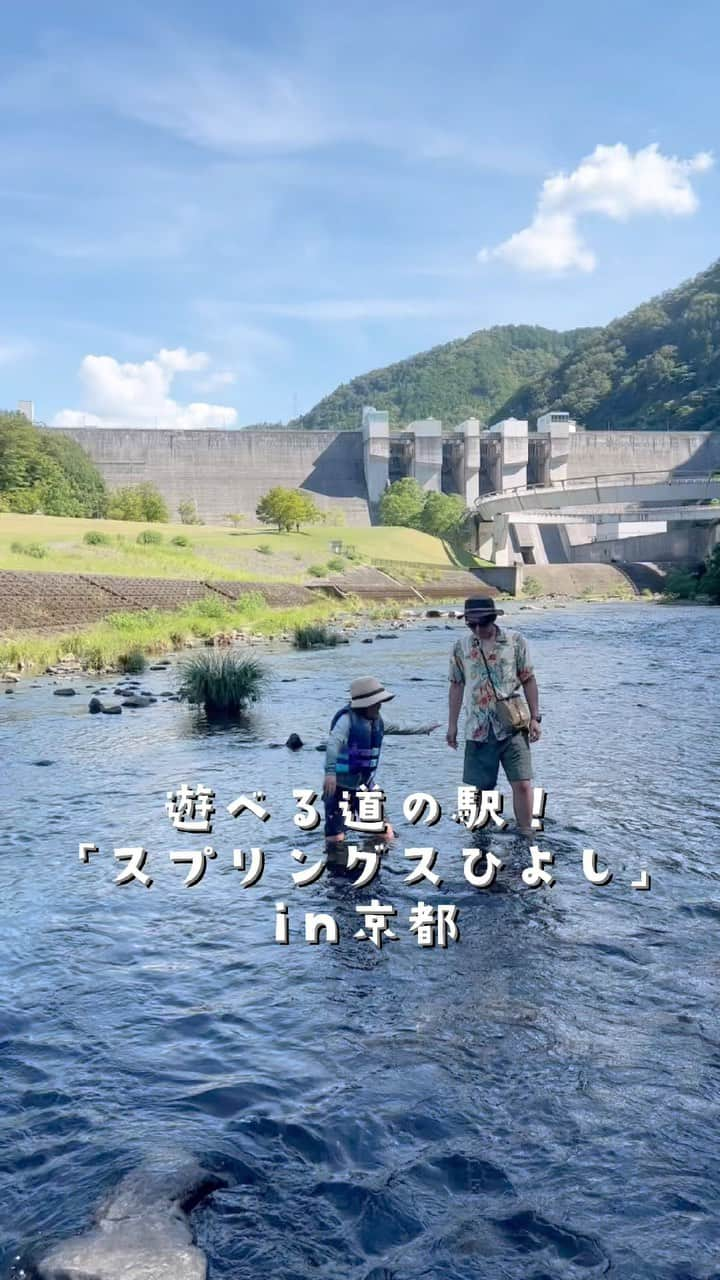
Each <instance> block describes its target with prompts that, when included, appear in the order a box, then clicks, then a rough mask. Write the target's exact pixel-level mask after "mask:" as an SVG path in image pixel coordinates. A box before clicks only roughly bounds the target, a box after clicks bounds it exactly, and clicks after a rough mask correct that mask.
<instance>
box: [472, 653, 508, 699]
mask: <svg viewBox="0 0 720 1280" xmlns="http://www.w3.org/2000/svg"><path fill="white" fill-rule="evenodd" d="M478 644H479V646H480V657H481V658H482V660H483V662H484V663H485V670H486V671H487V673H488V680H489V681H490V688H491V689H492V691H493V694H494V695H495V701H496V702H507V700H508V699H507V698H499V697H498V691H497V689H496V688H495V681H494V680H493V678H492V672H491V670H490V664H489V663H488V660H487V658H486V657H485V652H484V650H483V647H482V641H481V640H479V641H478ZM516 690H517V685H516V686H515V689H513V691H512V693H511V694H510V695H509V696H510V697H511V698H512V697H513V696H514V694H515V692H516Z"/></svg>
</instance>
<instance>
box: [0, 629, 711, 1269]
mask: <svg viewBox="0 0 720 1280" xmlns="http://www.w3.org/2000/svg"><path fill="white" fill-rule="evenodd" d="M719 621H720V612H718V611H717V610H712V609H697V608H686V607H679V608H673V609H665V608H658V607H653V606H645V605H643V604H632V605H614V604H613V605H604V606H602V605H587V606H582V605H578V606H573V607H569V608H566V609H564V610H563V609H553V610H549V611H536V612H531V611H526V612H517V614H516V615H515V616H514V618H513V619H512V625H518V626H519V627H520V628H521V629H522V631H523V632H524V634H525V635H526V636H527V638H528V640H529V642H530V646H531V652H532V655H533V658H534V661H535V666H536V671H537V675H538V680H539V684H540V689H541V697H542V706H543V711H544V724H543V728H544V738H543V741H542V743H541V744H539V745H538V746H537V747H536V748H535V749H534V751H535V762H536V781H537V783H538V784H540V785H542V786H543V787H544V788H545V789H546V790H547V793H548V801H547V811H546V820H545V830H544V831H543V832H542V833H541V834H540V835H539V837H538V840H539V844H540V846H541V848H543V849H544V850H547V851H549V852H552V853H553V854H554V855H555V865H554V867H553V868H552V870H553V873H554V875H555V877H556V883H555V885H554V886H553V887H552V888H539V889H537V890H533V889H529V888H527V887H526V886H525V885H524V883H523V881H522V878H521V870H522V868H523V867H524V866H525V865H527V864H528V855H527V852H526V850H525V849H524V847H523V846H522V845H521V844H520V843H519V842H518V841H517V840H515V839H514V838H513V836H512V835H511V833H510V829H509V828H508V830H506V831H503V832H497V833H494V832H493V833H491V835H490V837H489V839H488V841H486V843H488V842H489V847H490V848H491V849H492V850H493V851H494V852H496V854H497V855H498V856H499V857H500V858H502V860H503V863H504V866H503V868H502V870H501V871H500V872H499V874H498V878H497V881H496V884H495V886H494V887H493V888H492V889H490V890H480V889H475V888H472V887H471V885H470V884H469V883H468V882H467V881H466V880H465V878H464V876H463V859H462V849H463V847H464V846H465V847H467V846H469V845H470V844H471V843H472V837H471V836H470V834H469V833H468V832H467V831H464V830H463V828H462V827H459V826H458V825H457V824H456V823H454V822H453V821H452V813H453V811H454V807H455V805H454V801H455V799H456V794H455V791H454V788H455V787H456V786H457V783H458V782H459V781H460V768H461V760H460V757H459V756H458V755H455V754H454V753H453V752H451V751H450V750H449V749H448V747H447V746H446V745H445V743H444V721H445V708H446V698H447V685H446V671H447V658H448V654H449V649H450V645H451V642H452V638H453V637H452V636H451V634H450V632H449V631H447V630H446V629H445V627H444V625H443V624H442V623H440V624H439V625H438V624H429V625H432V626H433V628H434V627H435V626H436V625H437V629H432V630H427V629H426V625H425V623H424V622H423V623H421V624H420V625H418V626H417V627H415V628H411V629H408V630H406V631H402V632H401V633H400V634H399V637H398V638H397V639H395V640H391V641H390V640H387V641H382V640H377V641H376V642H375V644H374V646H373V647H367V648H365V647H362V646H361V644H360V642H359V640H356V641H354V642H353V643H352V644H351V645H350V647H345V648H340V649H337V650H335V651H327V652H322V653H317V652H316V653H311V654H292V653H287V652H280V650H279V649H278V650H276V652H274V653H272V654H271V655H270V657H269V658H268V661H269V663H270V665H271V667H272V669H273V672H274V675H275V679H274V682H273V685H272V688H271V690H270V692H269V693H268V695H267V696H266V697H265V698H264V699H263V701H262V702H261V703H259V704H258V706H257V708H256V710H255V712H254V715H253V719H252V722H251V723H249V724H248V725H247V726H245V727H244V728H243V729H242V730H237V729H230V730H228V729H225V728H220V729H208V728H207V726H205V725H204V723H203V721H202V719H201V718H200V717H198V716H197V715H196V714H194V713H192V712H191V711H190V710H189V709H188V708H186V707H184V706H182V705H180V704H178V703H176V702H168V701H166V702H163V701H160V702H158V703H157V704H156V705H154V706H153V707H151V708H149V709H147V710H138V711H125V712H124V713H123V715H122V716H121V717H117V718H113V717H105V716H89V715H88V714H87V710H86V697H87V695H88V693H89V691H88V690H87V689H86V687H85V684H86V682H85V679H84V678H83V679H82V680H80V681H77V682H76V687H77V688H78V689H79V690H80V692H81V693H82V694H83V695H85V696H82V697H76V698H58V697H54V696H53V693H52V685H51V684H50V683H49V682H47V681H41V682H39V686H38V687H36V688H29V687H27V686H25V687H23V688H21V689H19V690H18V691H17V692H16V693H15V694H14V695H12V696H11V697H3V698H2V699H1V701H0V752H1V753H2V760H3V766H4V768H3V775H4V785H5V799H4V813H5V821H4V832H3V841H2V853H3V859H2V869H3V876H4V888H3V895H2V902H3V923H2V937H1V946H2V983H3V1012H2V1021H1V1023H0V1065H1V1067H2V1101H3V1104H4V1106H3V1111H4V1120H5V1128H4V1139H3V1144H2V1156H1V1161H2V1164H1V1168H0V1179H1V1188H0V1226H1V1227H2V1239H3V1249H2V1253H0V1273H1V1274H5V1275H19V1274H20V1271H21V1266H22V1264H21V1261H20V1258H22V1259H23V1260H27V1258H29V1257H31V1256H32V1252H33V1249H36V1248H37V1247H38V1246H43V1245H47V1244H48V1243H49V1242H52V1241H55V1240H58V1239H61V1238H63V1237H65V1236H67V1235H70V1234H73V1233H75V1232H77V1231H81V1230H84V1229H85V1228H86V1227H87V1226H88V1225H89V1224H90V1222H91V1221H92V1216H93V1209H94V1207H95V1205H96V1203H97V1201H98V1199H99V1197H101V1196H102V1194H103V1193H104V1192H105V1191H106V1190H107V1189H109V1188H111V1187H112V1186H113V1185H114V1184H115V1183H116V1182H117V1181H118V1179H119V1178H120V1177H121V1176H122V1175H123V1174H124V1173H125V1172H126V1171H127V1170H129V1169H131V1168H133V1167H134V1166H135V1165H137V1164H139V1163H140V1162H141V1161H142V1159H143V1157H144V1156H146V1155H147V1154H148V1153H149V1152H152V1151H154V1150H156V1149H157V1148H158V1147H161V1146H163V1147H164V1146H166V1145H168V1144H173V1145H177V1146H179V1147H182V1148H183V1149H184V1150H186V1151H191V1152H194V1153H196V1154H197V1155H198V1156H200V1157H201V1158H202V1159H203V1161H204V1162H205V1164H206V1165H207V1166H208V1167H210V1168H211V1169H213V1170H215V1171H216V1172H219V1173H221V1174H222V1175H223V1176H224V1177H225V1179H226V1181H227V1186H226V1187H225V1188H224V1189H222V1190H220V1191H217V1192H216V1193H215V1194H214V1195H213V1196H212V1197H211V1198H210V1199H209V1200H208V1201H207V1202H206V1203H205V1204H204V1205H203V1206H202V1207H201V1208H199V1209H198V1210H197V1211H196V1212H195V1214H194V1215H193V1226H194V1229H195V1231H196V1235H197V1239H198V1243H199V1244H200V1245H201V1246H202V1247H203V1248H204V1249H205V1250H206V1252H207V1253H208V1255H209V1270H210V1276H211V1277H213V1278H218V1280H219V1278H220V1277H236V1278H238V1280H240V1278H244V1277H253V1280H265V1278H266V1277H267V1278H270V1277H272V1278H273V1280H278V1278H279V1277H283V1278H286V1280H309V1277H318V1278H320V1280H330V1277H333V1280H335V1278H337V1277H347V1278H348V1280H365V1278H368V1280H380V1278H382V1277H387V1278H388V1280H389V1277H391V1276H392V1277H396V1278H397V1280H410V1277H412V1278H413V1280H430V1277H432V1278H433V1280H435V1278H440V1277H442V1280H475V1278H477V1277H487V1278H491V1280H494V1278H495V1277H503V1278H509V1280H521V1278H522V1280H547V1278H549V1277H563V1278H568V1280H574V1278H576V1277H594V1276H599V1275H605V1274H612V1275H616V1276H618V1277H623V1280H645V1278H647V1280H681V1278H682V1280H691V1278H692V1277H696V1278H698V1280H700V1278H705V1280H708V1278H709V1277H717V1276H718V1275H720V1259H719V1256H718V1250H719V1246H720V1233H719V1229H718V1215H717V1210H718V1175H719V1174H720V1159H719V1156H718V1143H717V1131H716V1128H715V1122H716V1117H717V1096H718V1086H719V1084H720V1030H719V1029H718V1023H717V994H718V986H719V982H718V968H717V935H718V925H719V923H720V894H719V892H718V890H719V886H718V874H719V873H718V856H717V855H718V845H719V843H720V842H719V841H718V838H717V831H718V817H719V816H720V804H719V801H718V792H717V786H716V781H717V776H718V774H717V765H718V746H717V744H718V733H717V715H718V709H719V707H720V699H719V698H718V693H717V671H718V664H717V649H718V622H719ZM458 625H459V624H458ZM367 672H372V673H373V674H375V675H377V676H379V677H380V678H381V679H382V680H384V681H385V682H386V683H387V684H388V686H390V687H391V688H392V689H393V690H394V691H395V692H396V694H397V698H396V701H395V702H394V703H393V704H392V708H391V709H390V710H389V711H388V714H387V716H386V719H388V720H389V719H397V720H398V721H399V722H401V723H403V724H413V723H415V724H417V723H423V722H425V723H427V722H428V721H431V720H435V719H437V720H441V721H443V729H441V730H438V731H437V732H436V733H435V734H434V735H432V736H431V737H429V738H428V737H388V738H387V740H386V744H385V747H384V750H383V761H382V765H381V770H380V772H379V780H380V781H381V782H382V783H383V784H384V786H385V789H386V791H387V793H388V796H389V801H388V812H389V816H390V817H391V819H393V820H394V821H395V823H396V827H397V830H398V839H397V842H396V844H395V846H394V847H393V848H392V851H391V852H390V853H389V855H388V856H387V857H386V858H385V859H384V861H383V865H382V868H381V871H380V873H379V874H378V876H377V878H376V879H375V880H374V881H373V882H372V884H371V885H369V886H368V887H367V888H366V889H359V890H358V889H353V888H352V886H351V884H350V883H349V882H348V879H347V878H339V877H337V876H328V875H327V874H325V875H323V876H322V877H321V878H320V879H319V880H317V881H316V882H315V883H314V884H313V885H310V886H307V887H305V888H298V887H296V886H295V885H294V884H293V881H292V873H293V872H298V871H300V870H302V869H303V867H302V866H301V865H300V864H299V863H298V862H296V861H293V859H292V858H291V856H290V855H291V851H292V849H293V848H297V849H300V850H302V851H304V852H306V853H307V855H308V859H307V861H306V862H305V864H304V867H305V868H307V867H308V866H310V865H312V863H313V862H314V861H315V860H316V857H319V856H320V853H321V849H322V841H321V839H319V838H318V836H317V833H313V834H304V833H302V832H300V831H298V829H297V827H295V826H294V825H293V822H292V814H293V812H294V811H295V808H294V801H293V799H292V794H291V793H292V788H293V787H301V786H303V787H311V786H319V784H320V780H321V776H322V756H321V755H320V754H316V752H315V751H314V749H313V748H314V746H315V745H316V744H317V743H318V742H320V741H322V739H323V736H324V733H325V731H326V728H327V724H328V722H329V718H330V715H331V713H332V712H333V711H334V710H335V709H336V708H337V707H339V706H341V705H342V703H343V701H344V698H345V694H346V690H347V686H348V683H349V681H350V680H351V679H352V678H353V677H354V676H355V675H358V674H365V673H367ZM418 678H420V679H418ZM142 687H143V688H150V689H154V690H155V691H157V692H160V691H162V690H166V689H171V688H172V687H173V675H172V673H170V674H168V673H160V672H150V673H148V674H147V675H146V676H144V677H143V679H142ZM110 688H112V685H111V686H110ZM292 730H296V731H298V732H299V733H300V734H301V736H302V738H303V739H304V740H305V742H306V743H307V744H308V745H307V746H306V747H305V749H304V750H303V751H301V752H299V753H297V754H292V753H291V752H289V751H287V750H286V749H285V748H284V747H283V748H282V749H274V748H272V746H271V745H270V744H271V743H272V742H284V740H285V738H286V737H287V735H288V733H290V732H291V731H292ZM40 761H51V763H50V764H45V765H42V764H40V763H39V762H40ZM183 782H187V783H189V784H197V785H199V784H204V785H206V786H209V787H212V788H213V789H214V790H215V792H216V794H217V801H216V803H217V808H218V812H217V815H216V818H215V826H214V830H213V834H212V835H211V836H208V835H196V836H193V835H188V834H185V833H179V832H177V831H174V830H173V828H172V826H171V824H170V821H169V819H168V817H167V815H166V814H165V811H164V805H165V798H166V792H167V791H168V790H172V789H175V788H177V787H178V786H179V785H180V784H181V783H183ZM258 790H262V791H264V792H265V793H266V796H267V801H266V807H267V808H268V809H269V810H270V812H271V814H272V817H271V819H270V821H268V822H267V823H266V824H261V823H260V822H259V821H257V819H255V818H254V817H253V816H252V815H251V814H245V815H243V816H241V817H238V818H236V819H232V818H231V817H230V815H229V814H228V813H227V811H226V806H227V805H228V804H229V803H230V802H231V801H232V800H234V799H235V798H236V797H237V796H239V795H240V794H241V793H242V792H244V793H246V794H250V793H251V792H253V791H258ZM412 790H425V791H429V792H431V793H433V794H434V795H435V796H437V798H438V799H439V800H440V801H441V802H442V805H443V817H442V819H441V821H440V823H439V824H438V825H437V826H435V827H432V828H428V827H424V826H419V827H409V826H408V825H407V823H405V822H404V820H403V818H402V811H401V801H402V798H403V797H404V796H405V795H406V794H408V793H409V792H410V791H412ZM475 838H476V839H477V836H476V837H475ZM80 841H94V842H95V843H96V844H97V845H98V846H99V853H97V854H94V855H92V856H91V857H90V861H89V862H88V864H87V865H83V864H82V863H81V862H80V861H79V858H78V843H79V842H80ZM210 843H212V846H213V848H214V849H215V850H216V851H217V857H216V859H214V860H212V861H208V864H207V870H206V874H205V876H204V879H203V880H202V882H201V883H200V884H198V885H197V886H196V887H195V888H191V889H188V888H185V887H183V879H184V877H185V875H186V874H187V867H186V866H180V865H174V864H173V863H172V862H171V861H170V858H169V853H170V851H172V850H187V849H192V848H197V849H200V848H202V847H203V846H205V845H207V844H210ZM132 845H143V846H144V847H145V848H146V849H147V850H148V853H149V856H148V861H147V864H146V871H147V872H148V873H149V874H150V875H152V877H153V885H152V887H151V888H150V889H146V888H144V887H142V886H141V885H140V884H138V883H132V884H130V885H128V886H127V887H118V886H117V885H116V884H115V882H114V881H115V876H116V875H117V874H118V873H119V872H120V871H121V870H122V869H123V868H122V867H121V865H120V864H119V863H117V862H115V861H114V859H113V849H114V848H116V847H121V846H132ZM253 845H255V846H262V848H263V849H264V851H265V854H266V866H265V871H264V874H263V876H262V878H261V880H260V882H259V883H257V884H256V885H255V886H254V887H252V888H242V887H241V880H242V878H243V873H242V872H240V871H238V870H235V869H233V863H232V850H233V848H239V847H242V848H244V849H246V850H249V848H250V847H251V846H253ZM424 845H433V846H435V848H436V849H438V850H439V854H438V859H437V863H436V867H435V870H436V872H437V873H438V874H440V875H441V876H442V877H443V884H442V885H441V886H440V887H439V888H435V887H433V885H431V884H430V883H428V882H427V881H424V882H423V883H422V884H420V885H417V886H408V885H407V884H406V882H405V877H406V875H407V874H408V873H409V871H410V870H411V868H412V866H414V865H415V864H414V863H410V862H409V861H407V860H405V859H404V857H403V850H404V849H405V848H406V847H417V846H424ZM584 848H593V849H594V850H595V851H596V852H597V854H598V860H599V863H600V865H601V866H609V867H610V868H611V869H612V871H613V880H612V883H611V884H610V885H608V886H607V887H605V888H598V887H594V886H593V885H591V884H590V883H589V881H588V880H587V879H586V878H585V877H584V875H583V868H582V851H583V849H584ZM643 869H645V870H647V871H648V872H649V873H650V875H651V877H652V880H651V884H652V887H651V889H650V890H649V891H642V890H638V889H633V888H632V887H631V882H632V881H633V880H637V879H638V877H639V874H640V872H641V871H642V870H643ZM373 897H375V898H378V899H379V900H380V902H381V903H383V904H390V905H392V906H394V907H395V908H396V909H397V916H396V918H395V919H396V923H395V931H396V932H397V934H398V937H399V940H398V941H396V942H392V941H386V942H385V945H384V946H383V948H382V949H381V950H380V949H376V948H375V947H374V946H373V944H372V942H370V941H360V940H356V939H355V938H354V937H353V934H354V933H355V932H356V931H357V929H358V928H359V926H360V925H361V924H362V920H361V917H360V915H359V914H358V912H357V911H356V907H357V905H358V904H365V903H369V902H370V900H371V898H373ZM420 900H423V901H425V902H430V903H434V904H437V903H438V902H440V903H450V904H454V905H456V906H457V908H458V922H459V925H460V929H461V937H460V940H459V941H457V942H453V941H450V942H449V943H448V946H447V947H446V948H445V949H441V948H438V947H435V948H423V947H421V946H419V945H418V941H417V938H416V936H415V935H413V934H411V933H410V931H409V928H408V917H409V913H410V910H411V908H412V906H413V905H414V904H416V903H417V902H418V901H420ZM277 902H285V903H286V904H287V905H288V908H289V919H290V939H291V940H290V943H289V945H287V946H281V945H278V944H277V943H276V942H275V941H274V936H275V914H276V910H275V904H276V903H277ZM306 911H324V912H328V913H330V914H331V915H332V916H333V917H334V918H335V920H336V921H337V923H338V926H339V929H340V935H341V936H340V943H339V945H328V944H327V943H323V942H321V943H320V944H319V945H318V946H310V945H308V944H307V943H306V942H305V938H304V914H305V912H306Z"/></svg>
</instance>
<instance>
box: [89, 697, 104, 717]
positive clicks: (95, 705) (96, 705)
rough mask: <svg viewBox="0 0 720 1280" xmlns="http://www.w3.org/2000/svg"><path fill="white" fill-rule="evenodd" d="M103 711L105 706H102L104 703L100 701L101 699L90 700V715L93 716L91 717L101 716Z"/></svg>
mask: <svg viewBox="0 0 720 1280" xmlns="http://www.w3.org/2000/svg"><path fill="white" fill-rule="evenodd" d="M102 710H103V704H102V702H101V701H100V699H99V698H91V699H90V701H89V702H88V711H89V712H90V715H91V716H96V715H99V713H100V712H101V711H102Z"/></svg>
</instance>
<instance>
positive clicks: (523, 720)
mask: <svg viewBox="0 0 720 1280" xmlns="http://www.w3.org/2000/svg"><path fill="white" fill-rule="evenodd" d="M480 656H481V657H482V660H483V662H484V663H485V670H486V671H487V673H488V680H489V681H490V687H491V689H492V691H493V695H494V697H495V714H496V715H497V718H498V720H499V722H500V724H501V726H502V728H503V729H509V730H510V731H511V733H517V731H518V730H519V729H529V728H530V711H529V709H528V706H527V703H526V701H525V699H524V698H518V697H517V687H516V689H514V690H513V692H512V693H511V694H510V696H509V697H508V698H501V697H499V695H498V691H497V689H496V688H495V681H494V680H493V678H492V672H491V670H490V664H489V663H488V660H487V658H486V657H485V654H484V652H483V647H482V644H481V645H480Z"/></svg>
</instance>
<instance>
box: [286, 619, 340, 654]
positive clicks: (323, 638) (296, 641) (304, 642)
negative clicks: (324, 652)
mask: <svg viewBox="0 0 720 1280" xmlns="http://www.w3.org/2000/svg"><path fill="white" fill-rule="evenodd" d="M339 640H340V636H339V635H338V634H337V632H336V631H330V630H329V629H328V628H327V627H325V626H323V625H322V623H308V624H306V625H305V626H302V627H296V628H295V630H294V631H293V645H294V646H295V648H296V649H315V648H319V647H320V646H321V645H322V646H323V647H325V648H330V649H333V648H334V647H335V645H336V644H337V643H338V641H339Z"/></svg>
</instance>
